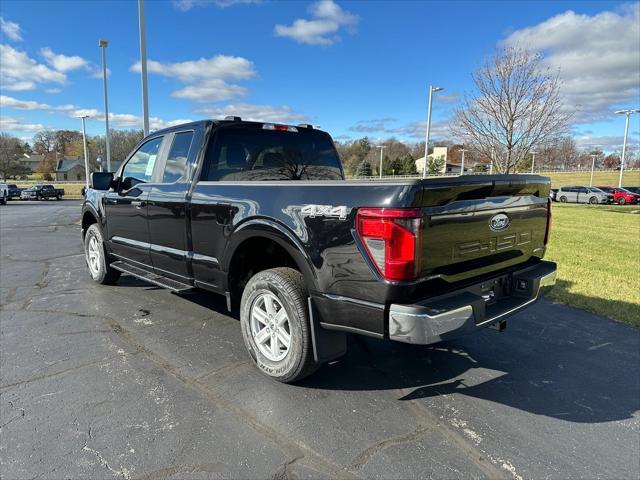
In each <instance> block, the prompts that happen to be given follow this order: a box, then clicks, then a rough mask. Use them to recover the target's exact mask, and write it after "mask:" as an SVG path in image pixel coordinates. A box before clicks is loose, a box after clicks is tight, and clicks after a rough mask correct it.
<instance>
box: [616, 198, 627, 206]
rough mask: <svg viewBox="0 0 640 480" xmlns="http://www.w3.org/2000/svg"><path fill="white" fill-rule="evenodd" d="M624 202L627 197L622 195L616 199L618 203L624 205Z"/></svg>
mask: <svg viewBox="0 0 640 480" xmlns="http://www.w3.org/2000/svg"><path fill="white" fill-rule="evenodd" d="M625 203H627V199H626V198H624V197H620V198H619V199H618V205H624V204H625Z"/></svg>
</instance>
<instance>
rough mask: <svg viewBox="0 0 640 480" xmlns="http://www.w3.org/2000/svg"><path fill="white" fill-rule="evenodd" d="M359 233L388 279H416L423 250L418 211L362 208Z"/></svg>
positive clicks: (359, 218) (358, 227)
mask: <svg viewBox="0 0 640 480" xmlns="http://www.w3.org/2000/svg"><path fill="white" fill-rule="evenodd" d="M356 230H357V232H358V236H359V237H360V240H361V241H362V243H363V244H364V246H365V249H366V250H367V254H368V255H369V258H370V259H371V261H372V262H373V263H374V264H375V266H376V268H377V269H378V272H379V273H380V275H382V277H383V278H384V279H385V280H393V281H403V280H413V279H415V278H416V277H417V276H418V273H419V268H420V249H421V247H422V245H421V243H422V242H421V241H420V239H421V237H420V235H421V230H422V211H421V210H420V209H419V208H361V209H360V210H358V215H357V217H356Z"/></svg>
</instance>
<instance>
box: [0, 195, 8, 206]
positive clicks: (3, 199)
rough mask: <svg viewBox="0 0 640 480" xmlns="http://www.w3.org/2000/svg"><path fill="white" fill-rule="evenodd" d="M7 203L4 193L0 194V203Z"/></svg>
mask: <svg viewBox="0 0 640 480" xmlns="http://www.w3.org/2000/svg"><path fill="white" fill-rule="evenodd" d="M6 204H7V196H6V195H5V194H2V198H0V205H6Z"/></svg>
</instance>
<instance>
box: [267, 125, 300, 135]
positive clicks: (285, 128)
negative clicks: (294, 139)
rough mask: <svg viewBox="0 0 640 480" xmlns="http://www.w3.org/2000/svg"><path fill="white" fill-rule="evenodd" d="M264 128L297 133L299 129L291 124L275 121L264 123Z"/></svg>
mask: <svg viewBox="0 0 640 480" xmlns="http://www.w3.org/2000/svg"><path fill="white" fill-rule="evenodd" d="M262 129H263V130H277V131H279V132H294V133H297V132H298V129H297V128H296V127H292V126H291V125H277V124H275V123H265V124H264V125H262Z"/></svg>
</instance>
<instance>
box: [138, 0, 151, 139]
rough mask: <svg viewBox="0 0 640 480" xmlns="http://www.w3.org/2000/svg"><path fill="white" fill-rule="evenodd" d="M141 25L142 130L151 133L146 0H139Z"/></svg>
mask: <svg viewBox="0 0 640 480" xmlns="http://www.w3.org/2000/svg"><path fill="white" fill-rule="evenodd" d="M138 25H139V26H140V75H141V76H142V131H143V132H144V136H145V137H146V136H147V135H149V97H148V94H147V38H146V33H145V29H144V0H138Z"/></svg>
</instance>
